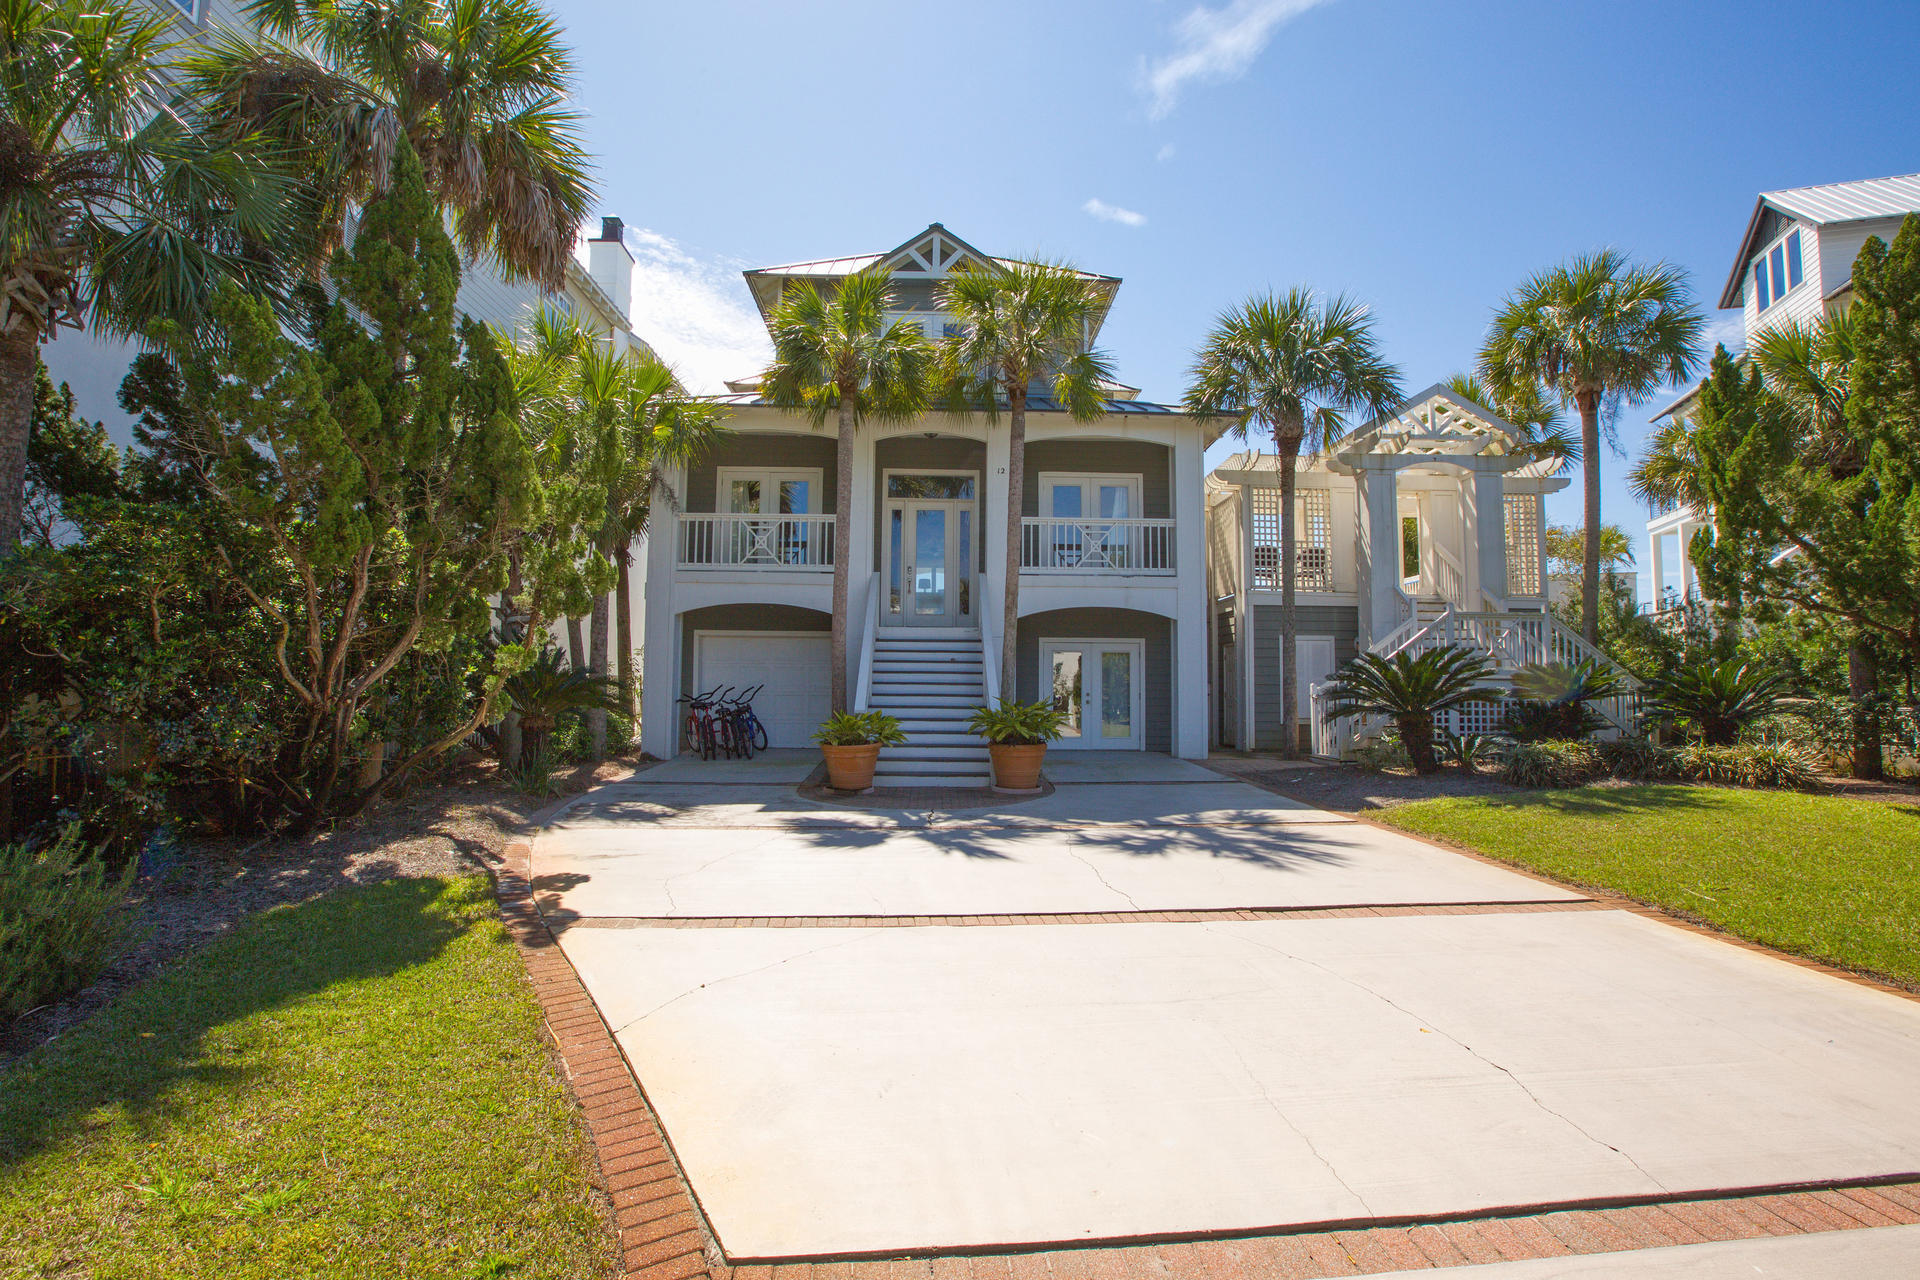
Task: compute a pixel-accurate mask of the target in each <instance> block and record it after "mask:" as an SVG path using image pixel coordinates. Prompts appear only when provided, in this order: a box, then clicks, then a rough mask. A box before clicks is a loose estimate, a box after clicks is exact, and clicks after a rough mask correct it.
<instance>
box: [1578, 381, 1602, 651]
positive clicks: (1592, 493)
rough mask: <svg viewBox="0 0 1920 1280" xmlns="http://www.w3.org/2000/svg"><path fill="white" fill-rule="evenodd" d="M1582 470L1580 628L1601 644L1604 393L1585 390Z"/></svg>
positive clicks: (1592, 641) (1581, 402) (1591, 641)
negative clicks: (1583, 537)
mask: <svg viewBox="0 0 1920 1280" xmlns="http://www.w3.org/2000/svg"><path fill="white" fill-rule="evenodd" d="M1575 400H1576V402H1577V403H1578V404H1579V406H1580V471H1581V478H1582V481H1583V485H1582V489H1583V491H1584V496H1585V498H1586V504H1587V513H1586V526H1587V528H1586V533H1587V537H1586V546H1585V548H1584V549H1583V550H1582V552H1581V556H1580V630H1581V633H1582V634H1584V635H1585V636H1586V637H1587V643H1588V644H1592V645H1597V644H1599V643H1600V393H1599V392H1597V391H1582V392H1580V393H1579V394H1578V395H1577V396H1576V397H1575Z"/></svg>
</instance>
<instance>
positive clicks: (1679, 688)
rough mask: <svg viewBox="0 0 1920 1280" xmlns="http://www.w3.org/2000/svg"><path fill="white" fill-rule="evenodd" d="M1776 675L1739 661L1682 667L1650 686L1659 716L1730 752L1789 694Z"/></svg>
mask: <svg viewBox="0 0 1920 1280" xmlns="http://www.w3.org/2000/svg"><path fill="white" fill-rule="evenodd" d="M1786 684H1787V682H1786V680H1785V678H1784V677H1782V676H1781V675H1779V674H1778V673H1776V672H1773V671H1769V670H1767V669H1766V668H1765V667H1761V666H1758V665H1756V664H1754V663H1751V662H1743V661H1741V660H1740V659H1739V658H1728V659H1727V660H1726V661H1724V662H1702V663H1697V664H1695V665H1692V666H1686V667H1680V668H1678V669H1676V670H1674V671H1670V672H1668V673H1667V674H1665V675H1662V676H1659V677H1657V678H1655V679H1654V680H1653V681H1652V682H1651V685H1650V691H1651V693H1652V694H1653V702H1654V708H1655V711H1656V713H1657V714H1659V715H1661V716H1664V717H1666V718H1668V719H1671V720H1673V721H1675V722H1676V723H1678V724H1679V725H1681V726H1682V727H1683V728H1685V729H1688V730H1690V731H1691V732H1693V733H1695V734H1697V735H1699V737H1700V740H1701V741H1703V742H1705V743H1706V744H1707V745H1708V746H1710V747H1730V746H1732V745H1733V744H1734V743H1736V742H1738V741H1739V740H1740V730H1741V729H1743V728H1745V727H1746V726H1747V725H1748V724H1751V723H1752V722H1753V721H1755V720H1758V719H1759V718H1760V717H1762V716H1765V715H1769V714H1771V713H1772V712H1773V711H1774V709H1775V708H1776V707H1778V706H1779V705H1780V699H1781V697H1782V696H1783V695H1784V694H1785V692H1786Z"/></svg>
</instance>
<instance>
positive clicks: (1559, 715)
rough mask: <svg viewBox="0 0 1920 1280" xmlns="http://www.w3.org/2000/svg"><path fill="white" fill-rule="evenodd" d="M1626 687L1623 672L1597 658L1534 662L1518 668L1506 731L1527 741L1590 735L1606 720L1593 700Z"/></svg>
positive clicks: (1515, 673)
mask: <svg viewBox="0 0 1920 1280" xmlns="http://www.w3.org/2000/svg"><path fill="white" fill-rule="evenodd" d="M1622 687H1623V686H1622V684H1621V680H1620V675H1619V673H1618V672H1616V671H1614V670H1613V669H1612V668H1610V667H1608V666H1606V665H1605V664H1604V663H1601V662H1598V661H1596V660H1594V659H1592V658H1583V659H1581V660H1580V661H1579V662H1571V663H1569V662H1529V663H1528V664H1527V665H1526V666H1524V667H1521V668H1520V669H1519V670H1518V671H1515V672H1514V673H1513V701H1512V704H1511V705H1510V706H1509V707H1508V708H1507V715H1506V720H1505V728H1506V731H1507V732H1508V733H1510V734H1512V735H1513V736H1514V737H1516V738H1519V739H1520V740H1522V741H1525V742H1537V741H1562V740H1565V741H1571V740H1575V739H1580V738H1586V737H1589V736H1591V735H1592V734H1593V733H1594V732H1595V731H1596V730H1598V729H1599V728H1600V727H1601V720H1600V717H1599V716H1598V715H1597V714H1596V713H1595V712H1594V711H1593V709H1592V708H1590V707H1589V706H1588V705H1587V704H1588V703H1589V702H1594V701H1597V700H1599V699H1601V698H1611V697H1615V696H1617V695H1618V694H1619V693H1620V692H1621V690H1622Z"/></svg>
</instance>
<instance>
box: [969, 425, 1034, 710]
mask: <svg viewBox="0 0 1920 1280" xmlns="http://www.w3.org/2000/svg"><path fill="white" fill-rule="evenodd" d="M1011 443H1012V442H1011V441H1010V440H1009V439H1008V435H1007V427H1006V424H1005V423H1001V422H989V423H987V474H986V482H987V484H986V490H985V492H984V493H982V494H981V502H980V537H981V544H982V545H983V546H985V547H986V551H987V567H986V570H985V572H983V573H982V574H981V575H980V601H979V603H978V605H977V606H976V607H977V608H978V609H979V621H980V622H981V624H982V625H983V626H984V624H985V622H986V619H987V618H989V617H995V618H998V617H999V616H1000V607H1001V602H1002V600H1003V598H1004V597H1005V595H1006V586H1007V584H1006V583H1004V582H1002V581H1000V579H1001V578H1002V577H1003V576H1005V574H1006V565H1007V483H1008V482H1007V466H1008V464H1009V461H1010V460H1011V458H1012V451H1011V449H1010V448H1009V445H1010V444H1011ZM1032 482H1033V481H1032V477H1028V483H1029V484H1031V483H1032ZM1006 622H1007V620H1006V619H1005V618H1001V619H1000V630H999V632H997V633H996V634H995V635H993V636H992V637H990V639H991V640H992V641H993V643H994V645H995V654H996V655H997V654H998V652H999V650H998V645H999V639H1000V636H1002V635H1005V634H1006ZM1000 696H1001V697H1003V698H1017V697H1019V696H1020V691H1019V690H1017V689H1002V690H1001V691H1000Z"/></svg>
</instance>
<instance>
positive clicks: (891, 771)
mask: <svg viewBox="0 0 1920 1280" xmlns="http://www.w3.org/2000/svg"><path fill="white" fill-rule="evenodd" d="M992 773H993V769H992V767H991V766H990V765H989V764H988V763H987V761H986V760H984V759H980V760H915V761H912V762H911V763H900V764H895V765H893V766H892V767H891V768H886V769H875V770H874V771H873V776H874V777H875V778H925V777H928V776H929V775H931V776H933V777H949V778H950V777H955V776H960V777H974V778H986V777H990V776H992Z"/></svg>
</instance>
